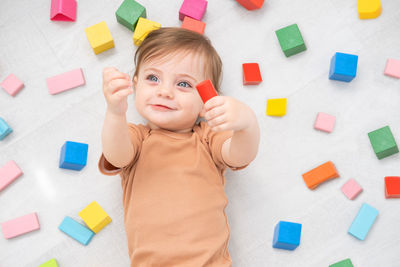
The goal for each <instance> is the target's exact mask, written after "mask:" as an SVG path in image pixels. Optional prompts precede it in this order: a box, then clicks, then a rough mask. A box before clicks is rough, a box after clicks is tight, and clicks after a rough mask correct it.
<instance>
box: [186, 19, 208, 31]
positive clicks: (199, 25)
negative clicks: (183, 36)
mask: <svg viewBox="0 0 400 267" xmlns="http://www.w3.org/2000/svg"><path fill="white" fill-rule="evenodd" d="M181 28H183V29H187V30H191V31H194V32H197V33H200V34H203V33H204V29H205V28H206V24H205V23H204V22H202V21H200V20H196V19H192V18H191V17H188V16H186V17H185V18H184V19H183V22H182V25H181Z"/></svg>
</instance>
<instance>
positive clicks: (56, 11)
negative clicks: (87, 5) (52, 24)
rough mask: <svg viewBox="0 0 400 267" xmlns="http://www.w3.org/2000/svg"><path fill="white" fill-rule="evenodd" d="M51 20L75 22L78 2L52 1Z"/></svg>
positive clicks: (66, 0) (73, 0)
mask: <svg viewBox="0 0 400 267" xmlns="http://www.w3.org/2000/svg"><path fill="white" fill-rule="evenodd" d="M50 19H51V20H62V21H75V19H76V1H75V0H51V9H50Z"/></svg>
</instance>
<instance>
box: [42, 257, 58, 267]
mask: <svg viewBox="0 0 400 267" xmlns="http://www.w3.org/2000/svg"><path fill="white" fill-rule="evenodd" d="M39 267H58V264H57V261H56V259H51V260H49V261H46V262H45V263H43V264H40V265H39Z"/></svg>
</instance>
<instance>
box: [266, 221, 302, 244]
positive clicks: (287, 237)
mask: <svg viewBox="0 0 400 267" xmlns="http://www.w3.org/2000/svg"><path fill="white" fill-rule="evenodd" d="M300 236H301V224H300V223H293V222H285V221H279V223H278V224H277V225H276V226H275V230H274V239H273V241H272V247H274V248H280V249H286V250H295V249H296V248H297V247H298V246H299V245H300Z"/></svg>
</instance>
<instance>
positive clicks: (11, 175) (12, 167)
mask: <svg viewBox="0 0 400 267" xmlns="http://www.w3.org/2000/svg"><path fill="white" fill-rule="evenodd" d="M22 174H23V172H22V171H21V169H20V168H19V167H18V165H17V164H16V163H15V162H14V161H13V160H10V161H9V162H7V163H6V164H5V165H3V166H2V167H1V168H0V191H2V190H3V189H4V188H6V187H7V186H8V185H9V184H11V183H12V182H14V181H15V180H16V179H17V178H18V177H20V176H21V175H22Z"/></svg>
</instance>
